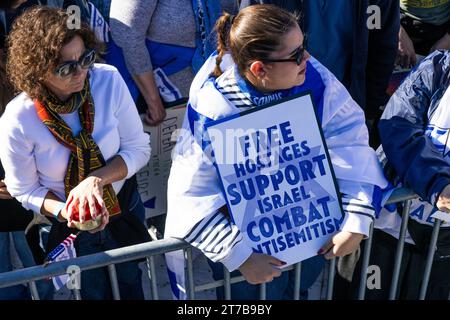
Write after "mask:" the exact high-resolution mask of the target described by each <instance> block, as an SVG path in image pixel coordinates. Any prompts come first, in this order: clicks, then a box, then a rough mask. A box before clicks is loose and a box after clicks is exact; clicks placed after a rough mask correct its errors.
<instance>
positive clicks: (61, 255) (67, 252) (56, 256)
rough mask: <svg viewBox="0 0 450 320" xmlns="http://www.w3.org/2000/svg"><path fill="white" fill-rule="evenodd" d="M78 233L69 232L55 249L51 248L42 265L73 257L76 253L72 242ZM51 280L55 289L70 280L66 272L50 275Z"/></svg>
mask: <svg viewBox="0 0 450 320" xmlns="http://www.w3.org/2000/svg"><path fill="white" fill-rule="evenodd" d="M78 235H79V233H77V234H71V235H70V236H68V237H67V238H66V239H65V240H64V241H63V242H61V243H60V244H59V245H58V246H57V247H56V248H55V249H53V250H52V251H51V252H50V253H49V255H48V256H47V258H46V259H45V263H44V266H46V265H48V264H49V263H52V262H57V261H63V260H68V259H73V258H75V257H76V256H77V254H76V252H75V247H74V244H73V242H74V241H75V239H76V238H77V236H78ZM52 280H53V285H54V286H55V289H56V291H58V290H59V289H61V288H62V287H64V286H65V285H66V283H67V282H68V281H69V280H70V277H69V275H68V274H62V275H59V276H56V277H52Z"/></svg>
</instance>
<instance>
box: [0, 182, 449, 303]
mask: <svg viewBox="0 0 450 320" xmlns="http://www.w3.org/2000/svg"><path fill="white" fill-rule="evenodd" d="M416 197H417V196H416V195H415V194H414V193H412V192H411V191H410V190H408V189H398V190H396V191H394V193H393V194H392V196H391V197H390V198H389V200H388V202H387V203H388V204H392V203H398V202H403V208H404V210H403V221H402V228H401V231H400V239H399V241H398V246H397V254H396V259H395V267H394V270H393V280H392V285H391V288H390V295H389V298H390V299H395V298H396V295H397V291H398V278H399V272H400V266H401V262H402V253H403V247H404V243H405V235H406V230H407V223H408V217H409V209H410V205H411V199H414V198H416ZM440 226H441V221H439V220H436V222H435V225H434V228H433V233H432V237H431V242H430V246H429V251H428V258H427V262H426V268H425V272H424V278H423V281H422V287H421V290H420V296H419V299H424V298H425V296H426V289H427V286H428V280H429V277H430V272H431V267H432V263H433V257H434V253H435V249H436V242H437V237H438V235H439V227H440ZM372 234H373V224H372V226H371V228H370V237H369V239H368V240H367V241H366V242H365V244H364V254H363V256H362V258H361V259H362V262H361V263H362V268H361V280H360V281H361V282H360V284H359V291H358V299H360V300H363V299H364V296H365V290H366V277H367V270H368V266H369V257H370V251H371V247H372ZM177 250H183V252H184V253H185V257H186V261H185V262H186V273H185V275H186V287H187V289H186V295H187V298H188V299H195V294H196V293H197V292H201V291H204V290H209V289H214V288H218V287H221V286H223V287H224V297H225V299H226V300H229V299H231V285H232V284H234V283H237V282H240V281H245V279H244V277H243V276H238V277H231V276H230V273H229V271H228V270H226V268H224V279H223V280H219V281H213V282H210V283H206V284H201V285H197V286H196V285H195V284H194V268H193V254H192V247H190V245H189V244H188V243H186V242H184V241H182V240H178V239H164V240H157V241H152V242H147V243H142V244H138V245H134V246H130V247H124V248H119V249H114V250H109V251H106V252H101V253H96V254H91V255H87V256H81V257H77V258H74V259H70V260H65V261H60V262H55V263H51V264H49V265H47V266H46V267H43V266H35V267H31V268H26V269H19V270H15V271H11V272H6V273H0V288H4V287H10V286H14V285H17V284H28V285H29V287H30V291H31V293H32V296H33V299H36V300H37V299H39V295H38V291H37V288H36V281H37V280H40V279H44V278H48V277H53V276H57V275H61V274H65V273H66V270H67V269H68V267H70V266H73V265H76V266H77V267H78V268H79V269H80V270H81V271H85V270H91V269H96V268H102V267H107V269H108V272H109V277H110V280H111V287H112V293H113V298H114V299H115V300H119V299H120V290H119V285H118V281H117V274H116V268H115V265H117V264H119V263H122V262H128V261H133V260H140V259H144V260H145V261H146V265H147V270H148V272H147V275H148V278H149V280H150V292H151V295H152V299H154V300H158V299H159V294H158V284H157V279H156V270H155V262H154V257H155V256H156V255H162V254H165V253H168V252H172V251H177ZM335 266H336V261H335V259H333V260H331V261H330V263H329V268H328V277H327V284H328V285H327V290H326V299H327V300H331V299H332V298H333V283H334V277H335V270H336V267H335ZM301 268H302V264H301V263H297V264H295V265H293V266H290V267H288V268H285V269H283V272H287V271H290V270H294V284H293V285H294V297H293V298H294V299H295V300H298V299H300V279H301ZM266 287H267V285H266V284H262V285H260V286H259V296H260V299H261V300H265V299H266V297H267V292H266ZM73 296H74V298H75V299H76V300H80V299H81V295H80V291H79V290H77V289H75V290H73Z"/></svg>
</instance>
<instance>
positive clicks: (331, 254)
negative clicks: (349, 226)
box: [324, 246, 337, 260]
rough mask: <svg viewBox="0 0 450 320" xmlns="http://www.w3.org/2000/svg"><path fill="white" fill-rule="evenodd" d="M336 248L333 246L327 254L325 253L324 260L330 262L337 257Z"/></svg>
mask: <svg viewBox="0 0 450 320" xmlns="http://www.w3.org/2000/svg"><path fill="white" fill-rule="evenodd" d="M336 253H337V247H336V246H333V247H332V248H331V250H329V251H328V252H327V253H325V255H324V258H325V259H327V260H331V259H334V258H336V257H337V254H336Z"/></svg>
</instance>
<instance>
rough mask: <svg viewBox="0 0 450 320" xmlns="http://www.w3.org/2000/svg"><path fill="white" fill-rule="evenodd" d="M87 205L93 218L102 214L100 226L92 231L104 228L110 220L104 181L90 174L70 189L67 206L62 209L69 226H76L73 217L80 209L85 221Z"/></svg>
mask: <svg viewBox="0 0 450 320" xmlns="http://www.w3.org/2000/svg"><path fill="white" fill-rule="evenodd" d="M97 205H98V206H97ZM86 207H88V208H89V212H90V214H91V217H92V219H96V218H97V217H98V216H100V215H101V216H102V222H101V224H100V226H99V227H98V228H96V229H94V230H90V232H91V233H95V232H97V231H101V230H103V229H104V228H105V227H106V225H107V224H108V222H109V213H108V210H107V209H106V204H105V202H104V201H103V182H102V180H101V179H99V178H98V177H95V176H89V177H87V178H86V179H84V180H83V181H81V182H80V183H79V184H78V186H76V187H75V188H73V189H72V190H71V191H70V193H69V196H68V197H67V202H66V206H65V207H64V208H63V209H62V211H61V215H62V217H63V218H64V219H66V220H67V226H68V227H69V228H71V227H74V226H75V225H74V223H73V220H74V219H73V218H74V216H75V213H76V211H78V216H79V220H80V222H81V223H83V222H84V221H85V217H86V211H85V208H86Z"/></svg>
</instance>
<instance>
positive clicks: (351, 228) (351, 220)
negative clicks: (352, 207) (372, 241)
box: [341, 212, 373, 239]
mask: <svg viewBox="0 0 450 320" xmlns="http://www.w3.org/2000/svg"><path fill="white" fill-rule="evenodd" d="M372 221H373V220H372V219H371V218H370V217H368V216H364V215H361V214H356V213H349V212H346V213H345V218H344V222H342V225H341V231H347V232H352V233H360V234H362V235H364V239H367V238H368V237H369V233H370V224H371V223H372Z"/></svg>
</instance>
